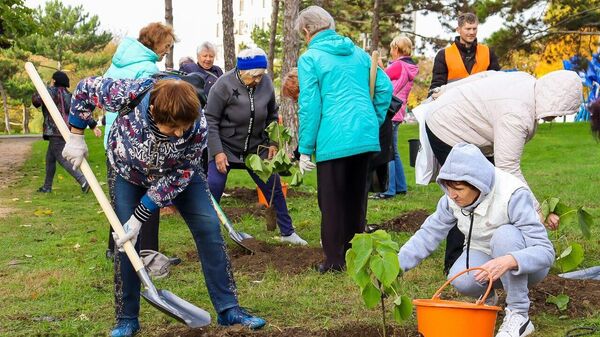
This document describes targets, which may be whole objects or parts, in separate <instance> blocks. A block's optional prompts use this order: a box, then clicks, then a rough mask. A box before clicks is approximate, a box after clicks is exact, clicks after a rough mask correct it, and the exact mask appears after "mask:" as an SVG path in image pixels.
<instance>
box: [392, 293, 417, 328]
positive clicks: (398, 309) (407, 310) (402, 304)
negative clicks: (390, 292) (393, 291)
mask: <svg viewBox="0 0 600 337" xmlns="http://www.w3.org/2000/svg"><path fill="white" fill-rule="evenodd" d="M412 309H413V305H412V301H411V300H410V298H409V297H408V296H406V295H402V296H399V297H398V298H396V300H395V301H394V320H395V321H396V322H398V323H401V322H402V321H404V320H406V319H408V318H410V315H411V314H412Z"/></svg>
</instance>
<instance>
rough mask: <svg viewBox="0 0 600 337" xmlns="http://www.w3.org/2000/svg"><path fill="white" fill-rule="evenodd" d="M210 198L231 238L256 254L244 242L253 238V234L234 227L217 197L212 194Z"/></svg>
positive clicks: (249, 251)
mask: <svg viewBox="0 0 600 337" xmlns="http://www.w3.org/2000/svg"><path fill="white" fill-rule="evenodd" d="M210 200H211V201H212V204H213V208H214V209H215V211H216V212H217V216H218V217H219V220H220V221H221V223H222V224H223V226H225V228H226V229H227V231H228V232H229V237H230V238H231V240H233V242H235V243H237V244H238V246H240V247H242V248H244V249H245V250H246V251H248V253H250V254H254V251H253V250H252V249H250V247H248V246H246V245H245V244H244V240H245V239H252V235H250V234H247V233H244V232H238V231H236V230H235V229H233V225H232V224H231V222H229V219H227V216H226V215H225V213H224V212H223V210H222V209H221V206H219V203H218V202H217V201H216V200H215V197H213V196H212V194H211V195H210Z"/></svg>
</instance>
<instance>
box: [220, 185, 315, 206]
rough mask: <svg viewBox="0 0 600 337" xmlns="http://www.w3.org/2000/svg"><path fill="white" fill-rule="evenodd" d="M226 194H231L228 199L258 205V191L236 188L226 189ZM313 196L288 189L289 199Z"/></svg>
mask: <svg viewBox="0 0 600 337" xmlns="http://www.w3.org/2000/svg"><path fill="white" fill-rule="evenodd" d="M225 193H226V194H229V196H228V197H226V198H234V199H237V200H239V201H242V202H244V203H247V204H256V203H258V194H256V189H252V188H246V187H234V188H227V189H225ZM311 196H314V194H312V193H307V192H302V191H297V190H295V189H293V188H289V187H288V192H287V198H293V197H311Z"/></svg>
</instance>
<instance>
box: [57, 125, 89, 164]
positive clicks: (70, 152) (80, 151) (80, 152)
mask: <svg viewBox="0 0 600 337" xmlns="http://www.w3.org/2000/svg"><path fill="white" fill-rule="evenodd" d="M83 137H84V136H83V135H77V134H74V133H71V134H70V135H69V140H67V143H66V144H65V148H64V149H63V151H62V156H63V157H64V158H65V159H66V160H68V161H69V162H70V163H71V164H73V170H77V169H78V168H79V166H81V163H82V162H83V158H84V157H85V158H87V155H88V148H87V144H86V143H85V140H84V138H83Z"/></svg>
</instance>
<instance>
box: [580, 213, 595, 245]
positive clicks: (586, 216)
mask: <svg viewBox="0 0 600 337" xmlns="http://www.w3.org/2000/svg"><path fill="white" fill-rule="evenodd" d="M577 219H578V220H579V221H578V223H579V229H581V234H583V236H584V237H585V238H586V239H589V238H590V237H591V236H592V233H591V232H590V227H591V226H592V225H593V224H594V218H592V215H591V214H590V213H588V212H586V211H585V210H584V209H583V208H581V207H579V208H578V209H577Z"/></svg>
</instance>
